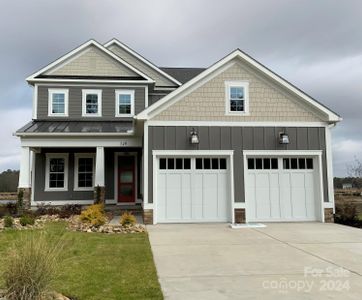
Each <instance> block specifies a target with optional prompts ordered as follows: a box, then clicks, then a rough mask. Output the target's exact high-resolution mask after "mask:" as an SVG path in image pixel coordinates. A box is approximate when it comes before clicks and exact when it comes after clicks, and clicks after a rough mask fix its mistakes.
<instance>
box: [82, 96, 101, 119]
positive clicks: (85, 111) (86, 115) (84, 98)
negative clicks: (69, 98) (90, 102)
mask: <svg viewBox="0 0 362 300" xmlns="http://www.w3.org/2000/svg"><path fill="white" fill-rule="evenodd" d="M88 94H92V95H97V106H98V111H97V113H96V114H93V113H87V106H86V105H87V95H88ZM101 116H102V90H98V89H97V90H95V89H82V117H101Z"/></svg>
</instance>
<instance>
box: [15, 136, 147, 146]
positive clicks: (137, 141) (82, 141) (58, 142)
mask: <svg viewBox="0 0 362 300" xmlns="http://www.w3.org/2000/svg"><path fill="white" fill-rule="evenodd" d="M21 146H24V147H58V148H66V147H97V146H103V147H121V148H123V147H142V138H141V137H133V138H95V137H93V138H92V137H87V138H76V137H74V138H52V137H49V138H22V139H21Z"/></svg>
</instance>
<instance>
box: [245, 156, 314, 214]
mask: <svg viewBox="0 0 362 300" xmlns="http://www.w3.org/2000/svg"><path fill="white" fill-rule="evenodd" d="M315 165H316V163H315V160H314V159H313V158H306V157H279V158H268V157H264V158H260V157H257V158H253V157H249V158H248V159H247V175H246V176H247V178H246V201H247V218H248V221H314V220H318V219H319V212H320V197H319V196H318V195H319V193H318V191H319V181H318V178H317V172H316V168H315V167H316V166H315Z"/></svg>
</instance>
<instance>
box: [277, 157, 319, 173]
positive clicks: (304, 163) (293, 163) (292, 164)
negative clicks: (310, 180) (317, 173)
mask: <svg viewBox="0 0 362 300" xmlns="http://www.w3.org/2000/svg"><path fill="white" fill-rule="evenodd" d="M283 169H286V170H289V169H293V170H304V169H308V170H313V158H304V157H301V158H283Z"/></svg>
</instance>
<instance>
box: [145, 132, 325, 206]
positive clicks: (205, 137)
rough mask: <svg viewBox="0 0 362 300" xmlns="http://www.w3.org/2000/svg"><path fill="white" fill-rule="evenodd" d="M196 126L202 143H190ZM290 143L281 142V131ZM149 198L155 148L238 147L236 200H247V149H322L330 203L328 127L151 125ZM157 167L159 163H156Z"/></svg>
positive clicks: (235, 169) (201, 148) (236, 148)
mask: <svg viewBox="0 0 362 300" xmlns="http://www.w3.org/2000/svg"><path fill="white" fill-rule="evenodd" d="M192 128H195V130H196V131H197V132H198V135H199V139H200V143H199V144H198V145H191V144H190V142H189V139H190V132H191V131H192ZM282 131H285V132H286V133H288V135H289V139H290V144H289V145H281V144H279V142H278V134H279V132H282ZM148 143H149V146H148V180H149V183H148V199H149V200H148V201H149V203H153V167H154V166H153V159H152V150H234V190H235V202H245V193H244V174H243V172H244V171H243V170H244V166H243V155H242V151H243V150H322V151H323V154H322V165H323V168H322V169H323V183H324V184H323V185H324V199H325V201H326V202H328V184H327V164H326V145H325V128H323V127H308V128H307V127H206V126H202V127H197V126H191V127H186V126H174V127H172V126H150V127H149V128H148ZM155 167H156V166H155Z"/></svg>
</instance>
